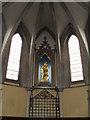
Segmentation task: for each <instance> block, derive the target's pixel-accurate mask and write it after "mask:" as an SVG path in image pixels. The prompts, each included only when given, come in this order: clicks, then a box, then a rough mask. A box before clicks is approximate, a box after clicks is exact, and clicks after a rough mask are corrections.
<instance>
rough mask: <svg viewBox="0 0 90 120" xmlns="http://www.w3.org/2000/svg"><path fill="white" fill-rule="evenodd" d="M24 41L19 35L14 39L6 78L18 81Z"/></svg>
mask: <svg viewBox="0 0 90 120" xmlns="http://www.w3.org/2000/svg"><path fill="white" fill-rule="evenodd" d="M21 48H22V39H21V37H20V35H19V34H18V33H16V34H15V35H14V36H13V37H12V41H11V46H10V53H9V59H8V65H7V72H6V78H7V79H12V80H18V74H19V66H20V56H21Z"/></svg>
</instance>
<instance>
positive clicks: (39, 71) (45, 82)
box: [35, 37, 55, 86]
mask: <svg viewBox="0 0 90 120" xmlns="http://www.w3.org/2000/svg"><path fill="white" fill-rule="evenodd" d="M42 41H43V42H41V43H40V42H39V43H40V45H39V47H38V48H37V45H35V54H36V55H35V56H36V58H35V60H36V61H35V66H36V67H35V68H36V69H35V72H36V75H35V76H36V78H35V79H36V80H37V81H35V83H37V85H38V86H53V85H54V78H55V43H54V44H52V45H50V41H48V38H47V37H44V38H43V40H42ZM52 43H53V42H52Z"/></svg>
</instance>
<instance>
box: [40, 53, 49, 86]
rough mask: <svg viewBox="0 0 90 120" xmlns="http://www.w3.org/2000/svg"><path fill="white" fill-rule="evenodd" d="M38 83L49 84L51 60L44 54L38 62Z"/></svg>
mask: <svg viewBox="0 0 90 120" xmlns="http://www.w3.org/2000/svg"><path fill="white" fill-rule="evenodd" d="M38 83H39V85H51V62H50V60H49V59H48V57H47V55H46V54H44V55H43V57H42V58H41V59H40V62H39V81H38Z"/></svg>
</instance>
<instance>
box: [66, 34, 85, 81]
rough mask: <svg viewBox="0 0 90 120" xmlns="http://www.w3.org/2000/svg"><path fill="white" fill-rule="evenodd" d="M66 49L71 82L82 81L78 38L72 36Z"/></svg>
mask: <svg viewBox="0 0 90 120" xmlns="http://www.w3.org/2000/svg"><path fill="white" fill-rule="evenodd" d="M68 49H69V61H70V73H71V81H72V82H75V81H81V80H84V78H83V68H82V60H81V53H80V44H79V40H78V38H77V37H76V36H75V35H73V34H72V35H71V36H70V38H69V41H68Z"/></svg>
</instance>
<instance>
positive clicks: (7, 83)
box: [4, 82, 19, 86]
mask: <svg viewBox="0 0 90 120" xmlns="http://www.w3.org/2000/svg"><path fill="white" fill-rule="evenodd" d="M4 84H6V85H13V86H19V84H18V83H13V82H4Z"/></svg>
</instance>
